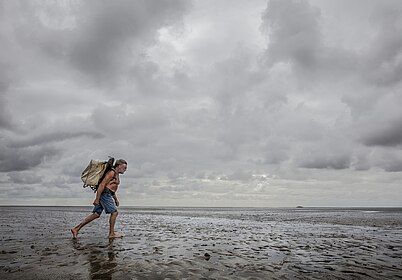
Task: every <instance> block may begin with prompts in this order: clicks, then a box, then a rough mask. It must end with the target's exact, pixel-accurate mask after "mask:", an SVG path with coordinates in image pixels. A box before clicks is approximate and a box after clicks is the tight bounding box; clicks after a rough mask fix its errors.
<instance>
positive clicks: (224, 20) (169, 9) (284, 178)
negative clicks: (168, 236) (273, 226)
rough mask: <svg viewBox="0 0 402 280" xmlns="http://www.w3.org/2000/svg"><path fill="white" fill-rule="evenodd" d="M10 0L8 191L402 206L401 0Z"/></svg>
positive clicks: (1, 101) (5, 4) (46, 200)
mask: <svg viewBox="0 0 402 280" xmlns="http://www.w3.org/2000/svg"><path fill="white" fill-rule="evenodd" d="M0 3H1V4H0V13H1V15H0V42H1V45H2V48H1V50H0V141H1V142H0V188H1V189H2V192H1V193H2V194H1V195H0V204H50V205H56V204H58V205H59V204H60V203H62V204H66V205H84V204H88V201H89V202H90V200H91V198H92V197H91V196H92V193H91V192H90V191H87V192H86V191H85V190H84V189H82V184H81V182H80V178H79V176H80V173H81V171H82V170H83V169H84V168H85V167H86V165H87V164H88V162H89V161H90V160H91V159H105V160H106V159H107V157H108V156H114V157H116V158H124V159H126V160H127V161H128V163H129V168H128V171H127V173H126V174H125V175H124V179H122V181H123V183H122V187H121V189H120V190H119V193H120V195H121V198H120V201H121V202H122V204H125V205H177V206H190V205H191V206H194V205H199V206H295V205H301V204H304V205H311V206H401V205H402V204H401V203H402V201H401V199H400V198H399V197H400V195H401V192H400V190H399V188H398V186H400V184H401V183H402V173H401V172H402V152H401V150H400V149H401V146H402V133H401V131H402V130H401V128H402V127H401V126H402V113H401V110H400V108H399V104H402V95H401V89H402V39H401V38H402V37H401V36H400V35H399V34H401V33H402V21H401V18H402V3H401V2H400V1H386V2H384V1H380V0H371V1H359V0H354V1H346V0H342V1H336V3H335V2H334V1H321V0H320V1H315V0H256V1H251V2H250V1H246V0H235V1H229V0H219V1H209V0H208V1H185V0H166V1H153V0H152V1H148V0H147V1H145V0H144V1H142V0H139V1H128V0H119V1H112V2H111V1H72V0H71V1H54V2H40V1H1V2H0ZM10 187H11V188H12V190H10ZM44 190H45V191H46V193H47V197H43V196H42V194H43V191H44ZM19 193H20V195H19ZM380 196H381V199H379V200H376V198H377V197H380ZM376 201H378V203H377V202H376Z"/></svg>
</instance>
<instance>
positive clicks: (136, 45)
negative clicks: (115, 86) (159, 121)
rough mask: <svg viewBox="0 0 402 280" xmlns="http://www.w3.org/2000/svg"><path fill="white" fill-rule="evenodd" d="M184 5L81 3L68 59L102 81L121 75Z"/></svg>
mask: <svg viewBox="0 0 402 280" xmlns="http://www.w3.org/2000/svg"><path fill="white" fill-rule="evenodd" d="M187 5H188V3H187V1H183V0H171V1H163V2H160V1H153V0H152V1H127V0H119V1H115V2H113V3H111V2H109V1H96V2H83V3H82V7H81V9H82V11H83V13H82V14H81V15H80V17H79V18H78V19H77V25H78V28H77V29H76V30H77V32H76V33H74V34H73V37H74V38H75V40H74V42H73V44H72V47H71V57H70V59H71V62H72V63H73V65H74V66H75V67H77V68H78V69H80V70H82V71H83V72H84V73H86V74H88V75H90V76H92V77H93V78H95V80H96V81H98V82H101V83H105V82H106V81H107V82H109V83H110V82H113V81H115V79H118V78H122V77H121V75H122V74H123V75H126V72H127V71H128V70H129V69H130V68H131V67H132V66H134V65H135V63H136V62H137V60H138V56H139V55H141V54H143V53H144V51H145V48H146V47H147V46H149V45H150V44H151V43H152V42H153V41H154V40H155V37H156V35H157V31H158V29H159V28H161V27H163V26H166V25H170V24H173V23H174V22H175V21H176V20H177V19H178V18H180V17H181V16H182V15H183V13H184V12H185V11H186V8H187Z"/></svg>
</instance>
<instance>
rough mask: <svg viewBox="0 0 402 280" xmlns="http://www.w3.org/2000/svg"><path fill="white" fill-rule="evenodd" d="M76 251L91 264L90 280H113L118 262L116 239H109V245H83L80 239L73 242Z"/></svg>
mask: <svg viewBox="0 0 402 280" xmlns="http://www.w3.org/2000/svg"><path fill="white" fill-rule="evenodd" d="M72 243H73V247H74V249H75V250H76V251H77V252H78V253H79V254H81V255H84V256H86V258H87V260H88V263H89V267H88V268H89V279H91V280H99V279H102V280H111V279H112V275H113V273H114V272H116V267H117V260H116V254H115V247H114V239H109V244H107V245H99V244H87V245H83V244H82V242H80V240H79V239H73V241H72Z"/></svg>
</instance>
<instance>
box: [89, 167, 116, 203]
mask: <svg viewBox="0 0 402 280" xmlns="http://www.w3.org/2000/svg"><path fill="white" fill-rule="evenodd" d="M113 176H114V172H113V171H109V172H108V173H107V174H106V176H105V178H103V180H102V182H101V183H100V184H99V186H98V189H97V190H96V197H95V200H94V203H93V204H94V205H98V204H99V200H100V197H101V194H102V193H103V190H104V189H105V187H106V185H107V184H108V183H109V181H110V180H111V179H112V178H113Z"/></svg>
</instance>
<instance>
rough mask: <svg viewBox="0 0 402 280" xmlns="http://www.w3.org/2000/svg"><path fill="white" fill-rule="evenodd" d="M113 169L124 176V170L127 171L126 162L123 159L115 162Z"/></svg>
mask: <svg viewBox="0 0 402 280" xmlns="http://www.w3.org/2000/svg"><path fill="white" fill-rule="evenodd" d="M114 168H115V169H116V171H117V172H119V173H120V174H124V172H126V170H127V161H125V160H124V159H118V160H116V163H115V164H114Z"/></svg>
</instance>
